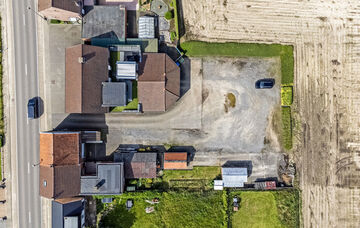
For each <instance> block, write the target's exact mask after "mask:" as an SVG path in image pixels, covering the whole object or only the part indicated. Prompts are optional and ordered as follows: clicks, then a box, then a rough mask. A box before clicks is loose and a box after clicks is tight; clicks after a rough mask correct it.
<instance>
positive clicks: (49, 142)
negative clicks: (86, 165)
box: [40, 132, 80, 166]
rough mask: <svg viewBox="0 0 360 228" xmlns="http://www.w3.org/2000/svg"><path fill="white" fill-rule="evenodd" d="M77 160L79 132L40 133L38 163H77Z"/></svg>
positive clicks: (78, 160) (78, 158) (78, 156)
mask: <svg viewBox="0 0 360 228" xmlns="http://www.w3.org/2000/svg"><path fill="white" fill-rule="evenodd" d="M79 162H80V133H79V132H42V133H40V165H58V166H59V165H77V164H79Z"/></svg>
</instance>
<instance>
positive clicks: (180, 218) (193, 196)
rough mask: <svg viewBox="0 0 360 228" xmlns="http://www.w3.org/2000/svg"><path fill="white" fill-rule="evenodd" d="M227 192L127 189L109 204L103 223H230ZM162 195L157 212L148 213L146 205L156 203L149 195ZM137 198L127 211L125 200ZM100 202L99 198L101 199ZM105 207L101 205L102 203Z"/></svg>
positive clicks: (166, 224)
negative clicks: (225, 203) (226, 199)
mask: <svg viewBox="0 0 360 228" xmlns="http://www.w3.org/2000/svg"><path fill="white" fill-rule="evenodd" d="M223 194H224V193H223V192H187V191H184V192H164V193H156V192H151V191H146V192H139V193H125V194H123V195H120V196H115V199H116V201H115V202H113V203H112V204H113V205H112V209H106V208H110V206H109V205H106V206H105V211H107V213H105V214H106V215H105V216H102V217H101V220H100V222H99V227H134V228H135V227H138V228H147V227H189V228H192V227H194V228H198V227H209V228H210V227H214V228H218V227H226V224H227V219H226V210H225V206H224V204H223V200H222V197H223ZM155 197H157V198H159V200H160V202H159V204H155V205H154V207H155V212H153V213H150V214H146V213H145V208H146V207H150V206H153V205H151V204H149V203H147V202H145V200H146V199H148V200H151V199H153V198H155ZM127 199H133V200H134V207H133V208H132V209H131V210H130V211H127V210H126V209H125V202H126V200H127ZM98 202H99V201H98ZM100 208H101V207H100Z"/></svg>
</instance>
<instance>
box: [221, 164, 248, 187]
mask: <svg viewBox="0 0 360 228" xmlns="http://www.w3.org/2000/svg"><path fill="white" fill-rule="evenodd" d="M221 174H222V180H223V183H224V187H228V188H242V187H244V183H246V182H247V177H248V172H247V168H238V167H222V168H221Z"/></svg>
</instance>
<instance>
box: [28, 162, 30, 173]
mask: <svg viewBox="0 0 360 228" xmlns="http://www.w3.org/2000/svg"><path fill="white" fill-rule="evenodd" d="M28 174H30V162H28Z"/></svg>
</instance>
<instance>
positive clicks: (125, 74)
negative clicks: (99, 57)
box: [116, 52, 137, 80]
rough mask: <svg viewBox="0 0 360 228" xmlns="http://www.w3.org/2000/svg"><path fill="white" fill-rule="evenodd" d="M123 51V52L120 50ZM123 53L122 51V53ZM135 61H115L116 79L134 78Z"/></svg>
mask: <svg viewBox="0 0 360 228" xmlns="http://www.w3.org/2000/svg"><path fill="white" fill-rule="evenodd" d="M121 53H123V52H121ZM123 54H124V53H123ZM136 69H137V63H136V62H135V61H117V62H116V79H118V80H136V78H137V73H136Z"/></svg>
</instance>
